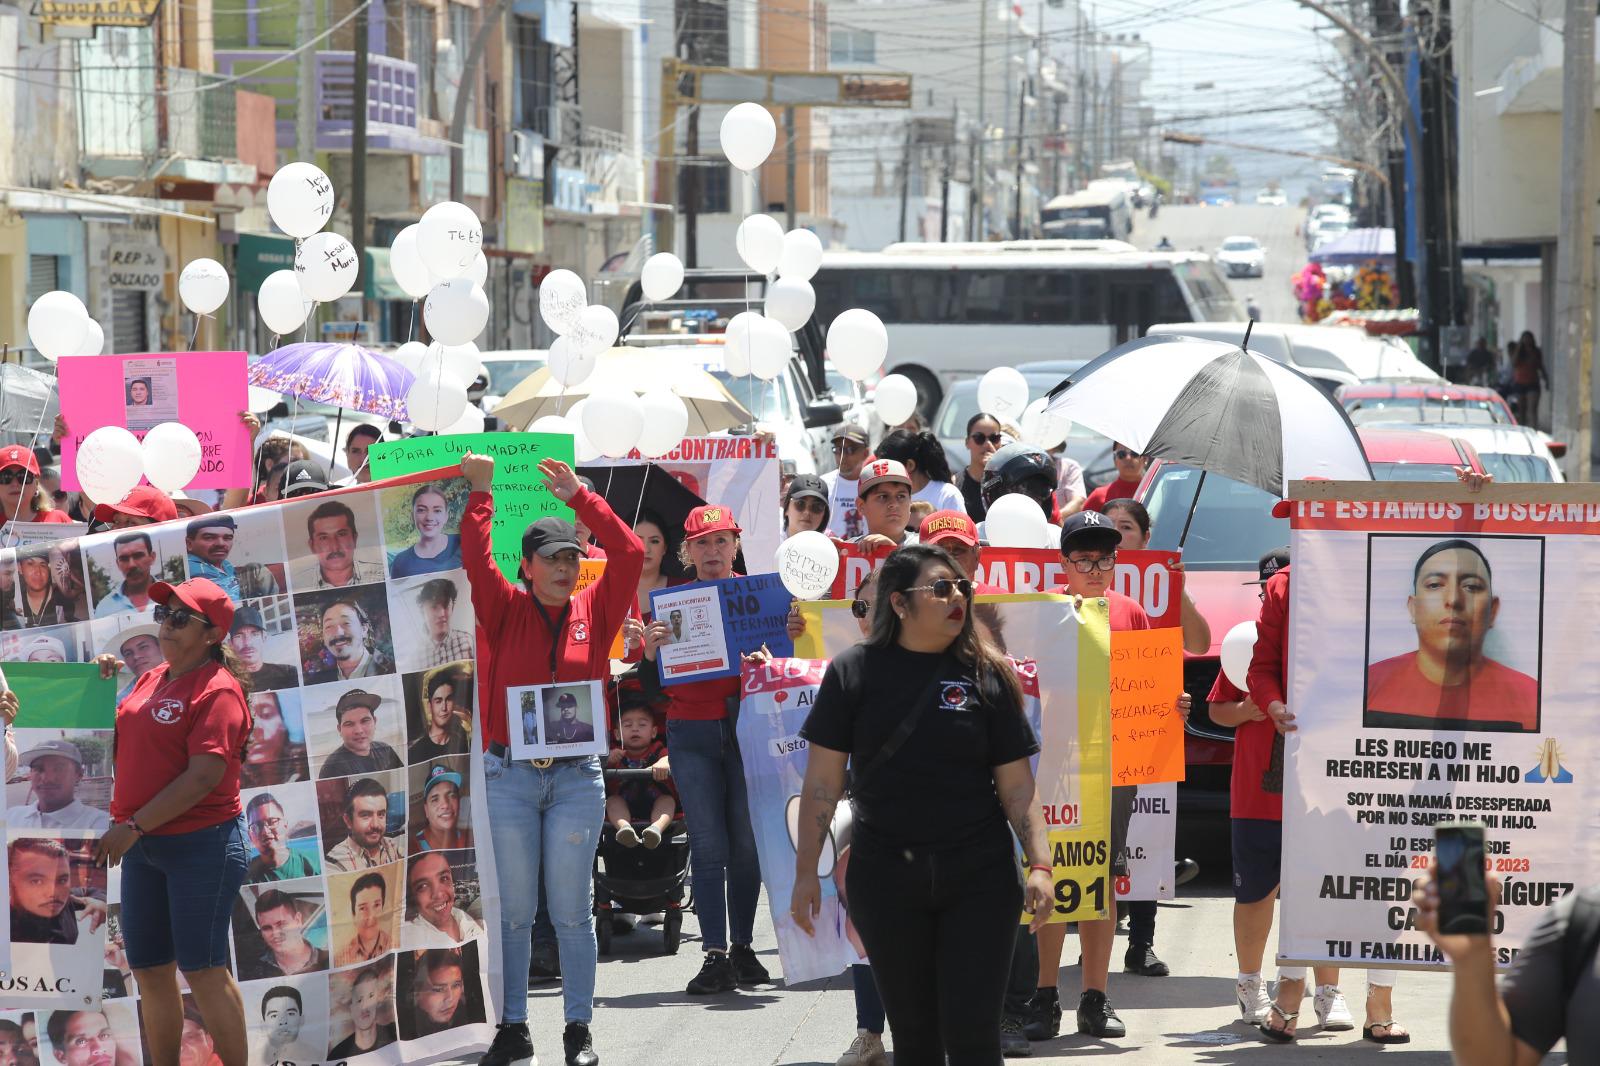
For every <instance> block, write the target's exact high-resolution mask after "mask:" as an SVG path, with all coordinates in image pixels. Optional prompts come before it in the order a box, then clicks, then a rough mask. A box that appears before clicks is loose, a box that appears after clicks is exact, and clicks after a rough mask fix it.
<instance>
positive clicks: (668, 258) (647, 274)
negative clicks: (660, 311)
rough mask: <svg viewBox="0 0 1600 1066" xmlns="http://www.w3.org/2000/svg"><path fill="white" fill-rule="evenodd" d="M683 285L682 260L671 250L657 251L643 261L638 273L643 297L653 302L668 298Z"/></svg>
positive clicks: (675, 293)
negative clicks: (642, 267) (641, 268)
mask: <svg viewBox="0 0 1600 1066" xmlns="http://www.w3.org/2000/svg"><path fill="white" fill-rule="evenodd" d="M682 287H683V260H681V259H679V258H678V257H677V256H675V255H673V254H672V253H671V252H657V253H656V254H655V255H652V256H651V257H650V258H649V259H646V260H645V261H644V270H643V271H642V272H641V273H640V274H639V288H640V289H642V290H644V298H645V299H646V300H650V301H653V302H658V303H659V302H660V301H662V300H670V299H672V298H673V296H675V295H677V292H678V290H679V289H680V288H682Z"/></svg>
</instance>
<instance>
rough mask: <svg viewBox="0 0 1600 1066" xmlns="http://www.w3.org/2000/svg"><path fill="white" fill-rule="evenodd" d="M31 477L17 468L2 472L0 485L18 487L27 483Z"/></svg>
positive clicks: (0, 471)
mask: <svg viewBox="0 0 1600 1066" xmlns="http://www.w3.org/2000/svg"><path fill="white" fill-rule="evenodd" d="M30 476H31V475H30V474H29V473H28V472H27V471H26V470H22V469H19V468H16V467H8V468H7V469H5V470H0V485H17V484H21V483H23V482H26V481H27V480H28V478H29V477H30Z"/></svg>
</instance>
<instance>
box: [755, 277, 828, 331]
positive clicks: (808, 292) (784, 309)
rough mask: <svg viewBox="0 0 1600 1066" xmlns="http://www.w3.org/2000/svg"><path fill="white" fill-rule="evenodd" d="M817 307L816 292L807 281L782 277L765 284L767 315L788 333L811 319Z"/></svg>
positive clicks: (801, 326) (800, 327)
mask: <svg viewBox="0 0 1600 1066" xmlns="http://www.w3.org/2000/svg"><path fill="white" fill-rule="evenodd" d="M816 309H817V294H816V292H814V291H813V290H812V288H811V282H809V281H796V280H795V279H794V278H782V277H780V278H779V279H778V280H777V281H774V282H773V283H772V284H771V285H769V286H767V306H766V312H767V317H768V318H771V319H774V320H776V321H777V322H778V323H779V324H781V325H782V326H783V328H784V329H786V330H788V331H789V332H790V333H793V332H795V331H796V330H799V329H802V328H804V327H805V324H806V323H807V322H809V321H811V312H813V311H815V310H816Z"/></svg>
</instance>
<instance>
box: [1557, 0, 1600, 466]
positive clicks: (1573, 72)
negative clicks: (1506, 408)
mask: <svg viewBox="0 0 1600 1066" xmlns="http://www.w3.org/2000/svg"><path fill="white" fill-rule="evenodd" d="M1593 128H1594V7H1593V6H1592V5H1586V4H1585V2H1584V0H1567V3H1566V24H1565V32H1564V33H1563V35H1562V59H1561V225H1560V227H1559V229H1558V230H1557V233H1558V236H1557V237H1556V294H1555V296H1556V299H1555V314H1556V321H1555V326H1556V343H1555V344H1553V345H1550V347H1551V348H1552V349H1553V350H1554V352H1555V354H1556V360H1555V375H1556V377H1555V382H1554V385H1555V387H1554V388H1553V389H1552V390H1551V409H1552V410H1551V414H1552V416H1553V420H1554V421H1555V423H1556V429H1557V431H1558V432H1560V433H1562V434H1564V435H1565V436H1564V438H1563V439H1565V440H1566V441H1567V455H1566V467H1567V471H1566V473H1567V479H1568V480H1569V481H1587V480H1589V469H1590V464H1591V451H1590V449H1591V443H1592V438H1593V425H1592V422H1591V416H1592V414H1593V411H1594V398H1593V394H1592V393H1591V391H1590V390H1591V388H1592V378H1593V359H1594V294H1595V291H1594V188H1593V182H1592V180H1591V175H1590V173H1589V145H1590V140H1591V134H1592V131H1593Z"/></svg>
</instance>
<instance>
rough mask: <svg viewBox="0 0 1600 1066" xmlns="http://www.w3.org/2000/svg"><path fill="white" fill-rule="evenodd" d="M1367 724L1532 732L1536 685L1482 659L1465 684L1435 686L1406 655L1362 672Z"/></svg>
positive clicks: (1536, 714) (1535, 724)
mask: <svg viewBox="0 0 1600 1066" xmlns="http://www.w3.org/2000/svg"><path fill="white" fill-rule="evenodd" d="M1375 719H1379V720H1375ZM1367 724H1368V725H1374V726H1389V727H1391V728H1407V727H1410V728H1414V729H1485V728H1489V727H1491V726H1492V727H1494V728H1495V729H1496V730H1497V731H1504V730H1522V731H1523V732H1528V733H1531V732H1533V731H1534V730H1535V729H1537V728H1538V726H1539V683H1538V682H1537V681H1535V680H1534V679H1533V678H1531V677H1529V676H1528V675H1527V674H1524V673H1520V672H1518V671H1516V670H1513V669H1511V668H1510V667H1509V666H1505V665H1503V664H1501V663H1497V662H1495V661H1494V660H1493V659H1485V660H1483V665H1482V666H1480V667H1479V668H1478V670H1477V672H1476V673H1475V674H1473V676H1472V679H1471V680H1470V681H1468V682H1467V683H1466V684H1464V685H1449V686H1445V685H1437V684H1435V683H1434V682H1432V681H1429V680H1428V679H1427V678H1426V677H1424V676H1423V674H1422V671H1421V670H1419V669H1418V668H1417V653H1416V652H1414V651H1413V652H1407V653H1406V654H1404V655H1396V656H1395V657H1394V658H1392V659H1385V660H1383V662H1381V663H1373V664H1372V665H1371V666H1369V667H1368V668H1367Z"/></svg>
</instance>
